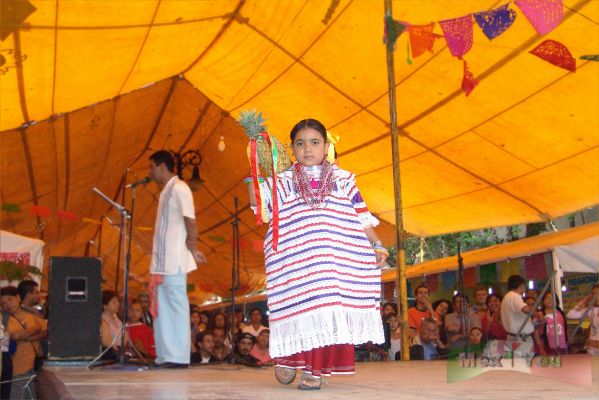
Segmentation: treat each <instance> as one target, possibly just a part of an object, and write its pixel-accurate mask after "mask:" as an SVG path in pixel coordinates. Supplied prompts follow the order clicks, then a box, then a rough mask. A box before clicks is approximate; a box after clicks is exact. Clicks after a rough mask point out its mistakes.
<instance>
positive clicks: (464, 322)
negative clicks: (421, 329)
mask: <svg viewBox="0 0 599 400" xmlns="http://www.w3.org/2000/svg"><path fill="white" fill-rule="evenodd" d="M457 245H458V294H459V296H460V297H459V299H460V310H459V311H460V333H461V334H462V338H461V340H462V341H465V345H464V346H465V348H464V350H465V353H466V358H468V341H469V338H468V333H469V332H468V315H467V312H468V304H467V302H466V289H465V284H464V259H463V258H462V245H461V243H460V242H458V243H457ZM457 311H458V310H456V312H457ZM458 340H460V339H458Z"/></svg>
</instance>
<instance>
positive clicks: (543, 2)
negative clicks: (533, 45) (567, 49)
mask: <svg viewBox="0 0 599 400" xmlns="http://www.w3.org/2000/svg"><path fill="white" fill-rule="evenodd" d="M514 3H516V5H517V6H518V8H520V11H522V13H523V14H524V16H525V17H526V19H527V20H528V22H530V24H531V25H532V26H533V28H535V30H536V31H537V33H538V34H539V35H546V34H548V33H549V32H551V31H552V30H553V29H555V27H556V26H558V25H559V24H560V22H562V18H563V17H564V4H563V0H515V1H514Z"/></svg>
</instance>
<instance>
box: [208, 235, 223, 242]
mask: <svg viewBox="0 0 599 400" xmlns="http://www.w3.org/2000/svg"><path fill="white" fill-rule="evenodd" d="M208 239H210V240H212V241H213V242H218V243H226V241H227V239H225V238H224V237H222V236H216V235H208Z"/></svg>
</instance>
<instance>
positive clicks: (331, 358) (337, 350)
mask: <svg viewBox="0 0 599 400" xmlns="http://www.w3.org/2000/svg"><path fill="white" fill-rule="evenodd" d="M275 361H276V363H277V366H281V367H287V368H301V369H303V370H304V372H307V373H310V374H312V375H313V376H316V377H319V376H321V375H324V376H330V375H331V374H353V373H354V371H355V360H354V345H353V344H334V345H331V346H324V347H319V348H317V349H312V350H310V351H304V352H302V353H296V354H293V355H291V356H289V357H283V358H277V359H276V360H275Z"/></svg>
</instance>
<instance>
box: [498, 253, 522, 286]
mask: <svg viewBox="0 0 599 400" xmlns="http://www.w3.org/2000/svg"><path fill="white" fill-rule="evenodd" d="M499 266H500V268H501V282H507V280H508V278H509V277H510V276H512V275H521V274H522V273H521V271H520V259H519V258H518V259H515V260H508V261H504V262H502V263H501V264H499Z"/></svg>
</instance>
